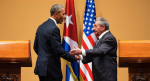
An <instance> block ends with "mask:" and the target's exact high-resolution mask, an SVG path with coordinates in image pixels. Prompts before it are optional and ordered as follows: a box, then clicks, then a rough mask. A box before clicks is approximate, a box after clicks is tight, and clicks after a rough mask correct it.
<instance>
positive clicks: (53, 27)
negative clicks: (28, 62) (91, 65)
mask: <svg viewBox="0 0 150 81" xmlns="http://www.w3.org/2000/svg"><path fill="white" fill-rule="evenodd" d="M50 13H51V17H50V18H49V19H48V20H47V21H45V22H44V23H43V24H41V25H40V26H39V27H38V29H37V32H36V36H35V41H34V51H35V52H36V54H37V55H38V57H37V61H36V67H35V70H34V73H35V74H37V75H38V76H39V79H40V81H62V72H61V62H60V57H62V58H64V59H66V60H68V61H70V62H73V61H75V60H77V59H79V57H78V56H77V55H75V56H71V55H70V54H69V53H68V52H67V51H65V50H64V49H63V48H62V46H61V38H60V30H59V28H58V27H57V23H58V24H61V23H62V22H63V20H64V19H65V17H66V14H65V9H64V7H63V6H62V5H59V4H55V5H53V6H52V8H51V10H50Z"/></svg>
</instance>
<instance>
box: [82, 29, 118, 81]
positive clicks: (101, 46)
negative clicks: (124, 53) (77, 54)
mask: <svg viewBox="0 0 150 81" xmlns="http://www.w3.org/2000/svg"><path fill="white" fill-rule="evenodd" d="M85 51H86V56H84V57H83V63H84V64H85V63H88V62H92V72H93V78H94V81H117V60H116V59H117V54H116V51H117V42H116V38H115V37H114V36H113V35H112V34H111V33H110V32H107V33H106V34H104V36H103V37H102V38H101V39H100V40H99V41H98V44H97V45H94V49H90V50H85Z"/></svg>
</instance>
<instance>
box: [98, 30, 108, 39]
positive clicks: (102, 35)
mask: <svg viewBox="0 0 150 81" xmlns="http://www.w3.org/2000/svg"><path fill="white" fill-rule="evenodd" d="M107 32H109V30H106V31H105V32H103V33H102V34H101V35H100V36H99V37H98V38H99V39H101V38H102V36H103V35H105V34H106V33H107Z"/></svg>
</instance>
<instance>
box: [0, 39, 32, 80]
mask: <svg viewBox="0 0 150 81" xmlns="http://www.w3.org/2000/svg"><path fill="white" fill-rule="evenodd" d="M21 67H32V59H31V51H30V40H23V41H22V40H21V41H0V75H2V76H5V75H8V74H9V76H13V75H14V74H16V75H17V77H18V80H19V81H21Z"/></svg>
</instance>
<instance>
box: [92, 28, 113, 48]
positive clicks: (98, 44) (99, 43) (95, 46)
mask: <svg viewBox="0 0 150 81" xmlns="http://www.w3.org/2000/svg"><path fill="white" fill-rule="evenodd" d="M107 34H110V31H109V32H107V33H106V34H104V35H103V36H102V38H101V39H99V41H98V43H97V45H96V43H95V45H94V48H97V47H99V46H100V45H101V44H102V40H103V38H104V37H105V36H106V35H107Z"/></svg>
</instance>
